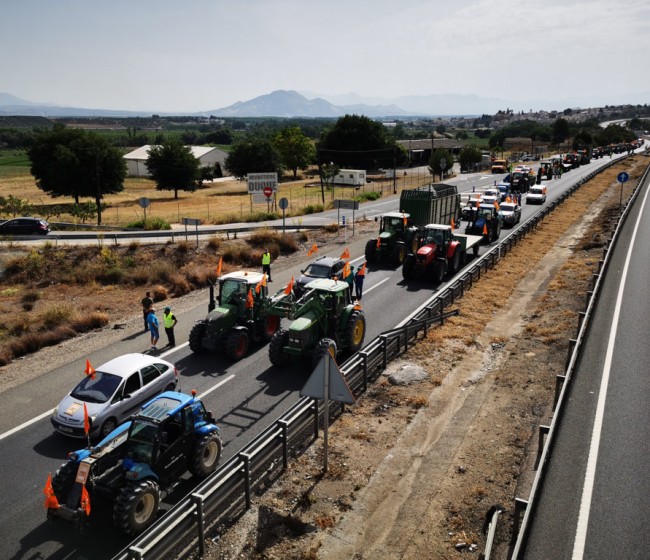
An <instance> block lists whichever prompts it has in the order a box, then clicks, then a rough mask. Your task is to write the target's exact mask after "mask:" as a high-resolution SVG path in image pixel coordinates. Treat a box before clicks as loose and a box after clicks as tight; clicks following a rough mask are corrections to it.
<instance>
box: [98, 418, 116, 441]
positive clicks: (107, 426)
mask: <svg viewBox="0 0 650 560" xmlns="http://www.w3.org/2000/svg"><path fill="white" fill-rule="evenodd" d="M115 428H117V420H116V419H115V418H109V419H108V420H105V421H104V423H103V424H102V427H101V430H99V435H100V437H102V438H105V437H106V436H107V435H108V434H110V433H111V432H112V431H113V430H114V429H115Z"/></svg>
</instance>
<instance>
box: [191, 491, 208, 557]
mask: <svg viewBox="0 0 650 560" xmlns="http://www.w3.org/2000/svg"><path fill="white" fill-rule="evenodd" d="M191 499H192V502H193V503H194V505H195V506H196V526H197V528H198V530H199V555H200V556H203V555H204V554H205V525H204V523H203V496H202V495H201V494H192V496H191Z"/></svg>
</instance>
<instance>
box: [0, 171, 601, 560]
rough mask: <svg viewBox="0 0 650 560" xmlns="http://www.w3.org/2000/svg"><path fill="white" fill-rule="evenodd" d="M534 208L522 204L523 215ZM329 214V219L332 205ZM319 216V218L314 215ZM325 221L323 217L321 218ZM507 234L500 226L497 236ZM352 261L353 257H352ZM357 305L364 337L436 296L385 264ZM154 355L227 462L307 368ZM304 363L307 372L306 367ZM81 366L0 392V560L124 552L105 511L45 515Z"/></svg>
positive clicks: (557, 186) (353, 247) (287, 400)
mask: <svg viewBox="0 0 650 560" xmlns="http://www.w3.org/2000/svg"><path fill="white" fill-rule="evenodd" d="M599 163H600V164H602V163H605V161H603V160H597V161H594V162H592V163H591V164H590V165H587V166H583V167H581V168H579V169H577V170H574V171H572V172H571V173H569V174H567V175H565V176H564V177H563V178H562V179H560V180H557V181H554V182H552V184H550V185H549V192H548V201H549V202H550V201H551V200H552V199H553V198H554V197H555V196H558V194H559V193H560V192H561V190H562V189H564V188H566V187H567V186H568V185H569V184H572V183H574V182H575V181H576V180H578V179H579V178H580V177H581V176H583V175H585V174H587V173H589V172H591V171H593V170H594V169H595V168H596V167H597V166H598V165H599ZM500 178H501V177H500V176H492V175H486V176H480V175H472V176H460V178H458V179H455V180H454V182H456V184H458V186H459V190H460V191H461V192H469V191H471V190H473V188H476V189H478V190H480V189H481V188H484V187H486V186H489V185H492V184H493V183H494V181H495V179H497V180H498V179H500ZM397 206H398V198H397V197H394V198H391V199H387V200H381V201H377V202H374V203H368V204H364V205H363V207H362V211H363V212H364V213H365V214H366V215H367V216H368V217H372V216H373V215H374V214H378V213H382V212H385V211H389V210H396V209H397ZM538 209H539V207H532V206H531V205H524V207H523V216H522V221H523V220H525V219H526V218H527V217H529V216H531V215H532V214H533V213H534V212H536V211H537V210H538ZM331 214H334V215H335V211H334V212H333V213H331ZM314 219H323V217H314ZM324 219H327V220H329V222H328V223H331V216H330V217H325V218H324ZM507 234H508V230H504V231H503V233H502V237H503V236H505V235H507ZM365 241H366V239H365V238H359V237H358V236H357V237H355V238H354V239H351V240H350V242H349V243H348V244H347V246H348V247H349V249H350V252H351V255H352V261H353V264H357V263H358V262H361V260H362V259H363V248H364V246H365ZM355 261H356V262H355ZM295 273H296V271H283V272H279V273H278V274H274V280H275V282H274V283H273V284H272V285H271V286H272V290H273V289H274V288H275V289H279V288H280V287H282V286H283V285H284V284H286V282H288V280H289V278H290V277H291V275H292V274H295ZM364 288H365V289H364V301H363V305H364V310H365V311H366V315H367V327H368V328H367V333H366V339H365V341H366V343H367V342H369V341H370V340H372V339H373V338H374V337H375V336H377V335H378V334H379V333H380V332H382V331H385V330H388V329H390V328H392V327H394V326H395V325H397V324H398V323H399V322H400V321H402V320H403V319H404V318H405V317H406V316H408V315H409V314H411V313H412V312H414V311H415V310H416V309H417V308H418V307H420V306H421V305H422V304H423V303H425V302H426V301H427V300H428V299H430V297H431V296H432V294H433V293H434V289H433V286H430V285H427V284H426V283H410V284H408V285H407V284H406V283H404V281H403V280H402V276H401V270H399V269H397V270H395V269H392V268H383V267H373V268H370V273H369V274H368V276H367V278H366V283H365V286H364ZM206 309H207V294H206V300H205V304H204V305H200V306H198V307H197V308H195V309H192V310H190V311H188V312H186V313H184V314H182V315H180V316H179V326H178V327H177V329H176V330H177V341H178V342H181V343H182V342H183V341H186V340H187V338H188V335H189V330H190V328H191V325H192V324H193V323H194V322H195V321H196V320H198V319H200V318H203V317H204V316H205V313H206ZM147 347H148V336H147V335H145V334H143V333H142V332H141V331H139V330H138V331H137V332H131V333H125V336H124V337H123V339H122V340H121V341H120V342H119V343H118V344H113V345H109V346H107V347H106V348H104V349H102V350H101V351H98V352H94V353H93V355H92V356H87V357H88V358H90V359H91V362H92V363H93V364H101V363H104V362H105V361H108V360H109V359H111V358H113V357H115V356H117V355H121V354H125V353H128V352H142V351H144V350H145V349H146V348H147ZM161 357H164V358H165V359H167V360H169V361H172V362H174V363H175V364H176V365H177V367H178V368H179V369H180V370H181V388H182V390H183V391H186V392H189V391H191V390H192V389H195V390H196V391H197V393H198V394H199V395H204V397H203V399H204V401H205V402H206V405H207V407H208V409H210V410H212V411H213V412H214V414H215V417H216V418H217V421H218V423H219V425H220V426H221V428H222V435H223V439H224V442H225V449H224V453H225V458H226V459H227V458H228V457H230V456H231V455H232V454H233V453H235V452H236V451H237V450H238V449H240V448H241V447H242V446H243V445H244V444H245V443H246V442H248V441H249V440H250V439H251V438H253V437H254V436H255V435H257V434H258V433H259V432H261V431H262V430H263V429H264V428H265V427H266V426H268V425H269V424H270V423H271V422H272V421H273V420H274V419H275V418H277V417H278V416H279V415H281V414H282V413H283V412H284V411H285V410H286V409H288V408H289V407H290V406H291V405H292V404H293V403H294V402H295V401H296V400H297V399H298V391H299V389H300V388H301V387H302V385H303V383H304V381H305V380H306V378H307V376H308V374H309V373H310V371H309V368H308V367H307V366H305V365H304V364H302V363H299V362H298V363H294V364H292V365H291V366H289V367H287V368H283V369H281V370H279V369H276V368H273V367H272V366H271V365H270V362H269V360H268V354H267V347H266V346H264V347H261V348H259V349H258V350H257V351H255V352H253V353H252V354H251V355H250V356H248V357H247V358H245V359H244V360H241V361H240V362H238V363H234V364H233V363H231V362H228V361H226V360H225V359H223V358H222V357H220V356H218V355H216V354H202V355H198V356H197V355H193V354H192V353H191V351H190V350H189V348H188V347H187V345H185V344H181V345H180V346H178V347H176V348H174V349H173V350H170V351H167V352H163V353H162V354H161ZM306 367H307V369H306ZM81 370H82V366H80V364H79V363H78V361H71V362H70V363H69V364H66V365H65V366H63V367H60V368H57V369H54V370H52V371H51V372H50V373H49V374H47V375H45V376H42V377H40V378H38V379H35V380H33V381H31V382H28V383H25V384H23V385H21V386H18V387H16V388H14V389H11V390H8V391H5V392H4V393H2V394H1V395H0V442H1V445H2V451H3V452H2V453H1V454H0V472H2V473H3V475H4V476H3V478H2V480H3V482H2V497H3V500H2V503H3V505H4V507H3V508H2V509H1V510H0V539H1V540H2V542H3V546H2V549H1V552H0V557H1V558H12V559H22V558H30V559H32V558H86V557H87V558H109V557H112V556H113V555H114V554H115V553H117V552H118V551H119V550H120V549H121V548H123V547H124V546H125V545H126V544H127V543H128V539H126V538H125V537H123V536H122V535H121V534H120V533H118V532H117V531H116V530H115V529H113V527H112V523H111V519H110V514H102V513H101V511H100V512H99V517H98V518H97V519H96V520H95V522H94V524H93V526H92V527H91V528H90V529H89V531H88V532H87V533H86V534H85V535H83V536H80V535H79V534H78V533H76V532H75V531H74V529H73V528H72V527H70V526H67V525H65V524H61V523H57V524H56V525H54V526H49V525H48V523H47V522H46V521H45V510H44V508H43V499H44V497H43V494H42V488H43V486H44V483H45V479H46V477H47V473H48V472H52V473H53V472H54V471H55V470H56V469H57V468H58V466H59V465H60V464H61V463H62V462H63V461H64V460H65V456H66V454H67V453H68V452H69V451H72V450H74V449H77V448H79V447H82V446H83V444H82V442H80V441H79V440H69V439H66V438H63V437H61V436H58V435H55V434H53V432H52V428H51V426H50V422H49V411H51V410H52V409H53V408H54V406H55V405H56V404H57V403H58V401H59V400H60V399H61V398H62V396H63V395H64V393H65V391H67V390H69V389H70V388H71V387H72V386H74V384H76V382H77V381H78V380H79V375H80V371H81ZM191 487H192V481H191V480H187V481H186V482H185V483H184V484H182V485H181V486H179V487H178V488H177V490H176V491H175V493H174V495H172V496H170V497H169V498H168V500H166V503H168V504H169V503H173V501H174V500H175V499H178V498H179V497H181V496H182V495H184V493H187V491H189V490H190V489H191Z"/></svg>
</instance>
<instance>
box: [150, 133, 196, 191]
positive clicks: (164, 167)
mask: <svg viewBox="0 0 650 560" xmlns="http://www.w3.org/2000/svg"><path fill="white" fill-rule="evenodd" d="M146 165H147V169H148V170H149V173H150V174H151V178H152V179H153V180H154V181H155V183H156V190H159V191H174V198H175V199H178V191H179V190H180V191H189V192H194V191H195V190H196V188H197V185H198V181H199V179H200V177H201V174H200V171H199V160H198V159H196V158H195V157H194V154H192V150H191V148H189V147H188V146H183V144H181V143H180V142H179V141H178V140H172V141H170V142H167V143H165V144H162V145H161V146H152V147H151V149H150V150H149V157H148V158H147V164H146Z"/></svg>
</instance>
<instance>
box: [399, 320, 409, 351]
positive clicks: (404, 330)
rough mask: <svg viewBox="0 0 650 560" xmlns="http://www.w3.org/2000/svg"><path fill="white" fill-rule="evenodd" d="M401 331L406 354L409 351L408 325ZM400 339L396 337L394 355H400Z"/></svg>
mask: <svg viewBox="0 0 650 560" xmlns="http://www.w3.org/2000/svg"><path fill="white" fill-rule="evenodd" d="M402 331H403V332H404V352H406V351H407V350H408V349H409V326H408V323H407V324H406V325H404V327H403V329H402ZM399 339H400V337H399V336H398V337H397V353H396V355H399V354H400V349H401V344H400V343H399Z"/></svg>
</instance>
